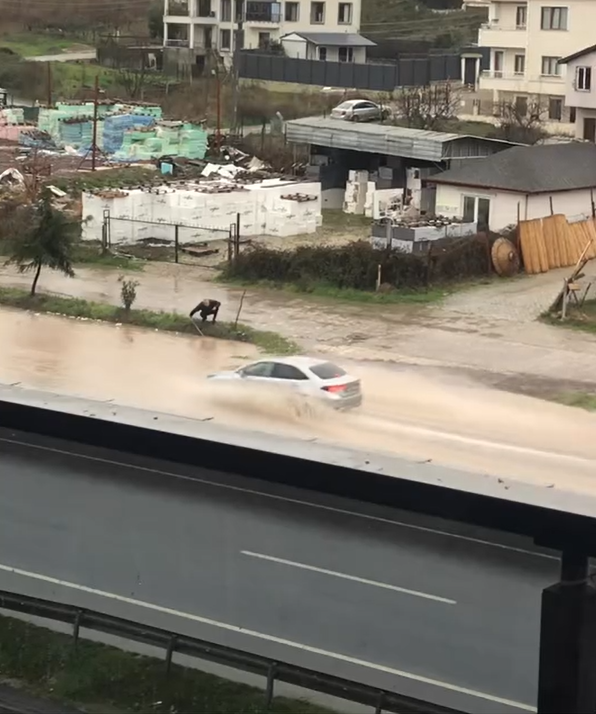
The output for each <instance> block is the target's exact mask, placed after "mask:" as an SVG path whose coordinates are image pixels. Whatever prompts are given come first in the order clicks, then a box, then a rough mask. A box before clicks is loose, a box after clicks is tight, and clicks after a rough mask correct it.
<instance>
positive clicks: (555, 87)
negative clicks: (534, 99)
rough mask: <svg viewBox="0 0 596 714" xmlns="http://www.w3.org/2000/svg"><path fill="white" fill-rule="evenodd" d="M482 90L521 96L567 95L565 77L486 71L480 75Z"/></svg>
mask: <svg viewBox="0 0 596 714" xmlns="http://www.w3.org/2000/svg"><path fill="white" fill-rule="evenodd" d="M480 89H481V90H482V89H488V90H495V89H496V90H497V91H499V92H519V94H553V95H556V96H558V95H561V96H562V95H564V94H565V80H564V78H563V77H558V76H552V77H551V76H546V75H538V76H536V75H532V76H528V75H527V74H513V73H511V72H498V71H497V72H495V71H494V70H485V71H483V72H481V74H480Z"/></svg>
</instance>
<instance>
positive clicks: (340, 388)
mask: <svg viewBox="0 0 596 714" xmlns="http://www.w3.org/2000/svg"><path fill="white" fill-rule="evenodd" d="M323 389H324V390H325V391H326V392H331V394H336V393H337V392H345V390H346V385H345V384H332V385H330V386H329V387H323Z"/></svg>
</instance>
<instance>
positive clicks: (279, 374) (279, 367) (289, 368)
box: [272, 362, 308, 380]
mask: <svg viewBox="0 0 596 714" xmlns="http://www.w3.org/2000/svg"><path fill="white" fill-rule="evenodd" d="M272 377H273V379H299V380H304V379H308V377H307V376H306V375H305V374H304V372H301V371H300V370H299V369H298V368H297V367H294V366H293V365H291V364H284V363H283V362H276V363H275V364H274V366H273V374H272Z"/></svg>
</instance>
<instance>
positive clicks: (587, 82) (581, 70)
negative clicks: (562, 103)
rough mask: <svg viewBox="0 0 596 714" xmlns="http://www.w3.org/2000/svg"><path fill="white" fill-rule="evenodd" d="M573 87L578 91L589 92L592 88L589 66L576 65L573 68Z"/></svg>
mask: <svg viewBox="0 0 596 714" xmlns="http://www.w3.org/2000/svg"><path fill="white" fill-rule="evenodd" d="M575 88H576V89H577V90H578V91H580V92H589V91H590V90H591V89H592V68H591V67H578V68H577V69H576V70H575Z"/></svg>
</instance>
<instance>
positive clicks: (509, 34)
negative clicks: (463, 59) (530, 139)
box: [478, 0, 596, 121]
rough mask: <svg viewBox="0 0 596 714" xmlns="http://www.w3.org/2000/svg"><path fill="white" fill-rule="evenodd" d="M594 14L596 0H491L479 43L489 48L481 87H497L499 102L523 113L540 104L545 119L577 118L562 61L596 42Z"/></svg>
mask: <svg viewBox="0 0 596 714" xmlns="http://www.w3.org/2000/svg"><path fill="white" fill-rule="evenodd" d="M595 19H596V0H550V1H549V0H526V1H525V2H523V1H520V0H491V3H490V8H489V20H488V22H487V23H486V24H484V25H483V26H482V27H481V29H480V31H479V34H478V44H479V45H480V46H482V47H488V48H490V69H489V70H486V71H484V72H482V74H481V77H480V82H479V87H480V89H481V90H491V91H492V93H493V101H494V103H495V105H500V104H513V105H516V106H517V107H518V110H520V111H521V112H522V113H523V112H524V110H525V109H526V108H528V110H529V109H530V108H531V107H533V106H535V105H538V106H539V107H540V109H541V111H542V112H543V116H544V118H547V119H549V120H551V121H574V117H573V112H572V111H571V112H570V110H569V109H566V107H565V65H564V64H560V63H559V60H560V59H561V58H564V57H567V56H569V55H571V54H572V53H574V52H576V51H578V50H579V49H580V48H581V47H587V46H589V45H591V44H593V41H594V29H593V28H594V20H595ZM570 113H571V117H570Z"/></svg>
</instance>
